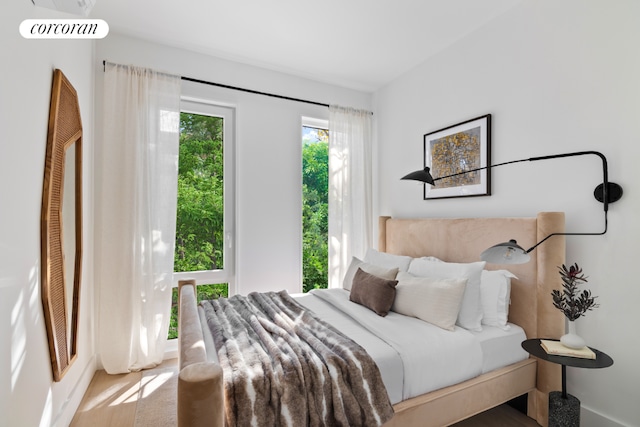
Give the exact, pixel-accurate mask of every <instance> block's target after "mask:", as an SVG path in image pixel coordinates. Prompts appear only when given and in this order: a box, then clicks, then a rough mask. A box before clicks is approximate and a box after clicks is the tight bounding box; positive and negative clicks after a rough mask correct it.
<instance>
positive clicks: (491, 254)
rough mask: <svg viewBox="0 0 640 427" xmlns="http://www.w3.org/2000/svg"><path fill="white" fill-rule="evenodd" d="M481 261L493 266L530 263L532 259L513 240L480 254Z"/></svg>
mask: <svg viewBox="0 0 640 427" xmlns="http://www.w3.org/2000/svg"><path fill="white" fill-rule="evenodd" d="M480 259H481V260H482V261H486V262H490V263H492V264H524V263H526V262H529V260H530V259H531V257H530V256H529V254H528V252H527V251H525V250H524V249H522V247H520V246H519V245H518V243H517V242H516V241H515V240H513V239H511V240H509V241H508V242H504V243H498V244H497V245H495V246H491V247H490V248H488V249H485V251H484V252H482V253H481V254H480Z"/></svg>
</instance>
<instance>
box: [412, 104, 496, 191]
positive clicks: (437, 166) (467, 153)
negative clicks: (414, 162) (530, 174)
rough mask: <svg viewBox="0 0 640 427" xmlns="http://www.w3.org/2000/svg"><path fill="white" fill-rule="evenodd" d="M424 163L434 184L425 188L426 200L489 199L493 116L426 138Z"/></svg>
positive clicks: (463, 123) (435, 133) (433, 133)
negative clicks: (476, 197)
mask: <svg viewBox="0 0 640 427" xmlns="http://www.w3.org/2000/svg"><path fill="white" fill-rule="evenodd" d="M424 162H425V166H428V167H429V168H431V175H432V176H433V178H434V180H435V185H434V186H431V185H427V184H425V186H424V199H425V200H430V199H448V198H454V197H474V196H490V195H491V168H490V166H491V114H485V115H484V116H480V117H476V118H474V119H470V120H466V121H464V122H461V123H457V124H455V125H452V126H447V127H445V128H442V129H438V130H436V131H433V132H429V133H427V134H425V135H424ZM477 169H480V170H477ZM465 170H467V171H472V172H469V173H466V174H464V173H461V172H464V171H465ZM474 170H475V171H474ZM454 174H459V175H456V176H451V177H448V176H450V175H454ZM442 177H447V178H444V179H443V178H442Z"/></svg>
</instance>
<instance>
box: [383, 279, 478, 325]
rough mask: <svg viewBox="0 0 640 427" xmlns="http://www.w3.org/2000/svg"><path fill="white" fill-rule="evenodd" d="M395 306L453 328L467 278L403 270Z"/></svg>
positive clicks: (418, 316)
mask: <svg viewBox="0 0 640 427" xmlns="http://www.w3.org/2000/svg"><path fill="white" fill-rule="evenodd" d="M396 280H398V285H397V286H396V298H395V300H394V301H393V305H392V306H391V310H392V311H395V312H396V313H400V314H404V315H405V316H413V317H417V318H418V319H421V320H424V321H425V322H429V323H431V324H433V325H436V326H439V327H441V328H442V329H446V330H448V331H453V330H454V329H455V325H456V319H457V318H458V312H459V311H460V305H461V303H462V296H463V295H464V288H465V286H466V285H467V279H465V278H457V279H434V278H431V277H417V276H414V275H412V274H409V273H405V272H402V271H401V272H399V273H398V276H397V277H396Z"/></svg>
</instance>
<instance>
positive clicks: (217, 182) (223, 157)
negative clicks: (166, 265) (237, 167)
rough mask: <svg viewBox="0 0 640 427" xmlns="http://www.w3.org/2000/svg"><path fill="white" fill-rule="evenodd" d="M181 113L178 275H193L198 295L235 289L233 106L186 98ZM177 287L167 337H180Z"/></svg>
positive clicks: (209, 295)
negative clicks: (178, 335) (222, 105)
mask: <svg viewBox="0 0 640 427" xmlns="http://www.w3.org/2000/svg"><path fill="white" fill-rule="evenodd" d="M181 110H182V111H181V113H180V154H179V159H178V203H177V205H178V207H177V214H176V242H175V257H174V258H175V260H174V272H175V274H174V277H175V286H177V282H178V280H181V279H187V278H189V279H195V280H196V287H197V292H196V293H197V297H198V300H201V299H211V298H217V297H219V296H228V295H229V294H230V293H231V294H233V278H234V256H233V254H234V252H233V241H234V211H233V206H234V201H233V197H234V191H233V184H234V183H233V152H234V150H233V140H234V136H233V129H234V123H233V121H234V110H233V109H231V108H227V107H221V106H217V105H213V104H208V103H204V102H200V101H193V100H184V99H183V101H182V104H181ZM177 291H178V290H177V287H176V288H174V289H173V297H172V298H173V299H172V316H171V323H170V327H169V336H168V338H169V339H172V338H176V337H177V333H178V330H177V328H178V324H177V304H178V292H177Z"/></svg>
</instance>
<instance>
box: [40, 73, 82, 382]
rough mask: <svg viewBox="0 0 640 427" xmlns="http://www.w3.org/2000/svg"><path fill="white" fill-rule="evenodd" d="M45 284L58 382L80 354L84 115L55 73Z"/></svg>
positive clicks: (44, 227)
mask: <svg viewBox="0 0 640 427" xmlns="http://www.w3.org/2000/svg"><path fill="white" fill-rule="evenodd" d="M40 233H41V235H40V239H41V255H42V259H41V270H42V274H41V288H42V304H43V308H44V319H45V324H46V328H47V337H48V340H49V352H50V354H51V368H52V370H53V379H54V381H60V380H61V379H62V377H63V375H64V374H65V373H66V372H67V371H68V369H69V367H70V366H71V364H72V363H73V362H74V360H75V359H76V357H77V354H78V351H77V350H78V345H77V344H78V343H77V341H78V311H79V302H80V279H81V266H82V120H81V117H80V106H79V103H78V96H77V93H76V90H75V89H74V87H73V86H72V85H71V83H70V82H69V80H67V78H66V77H65V75H64V74H63V73H62V71H60V70H58V69H56V70H54V73H53V85H52V90H51V105H50V109H49V129H48V135H47V151H46V156H45V165H44V184H43V188H42V212H41V217H40Z"/></svg>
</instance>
